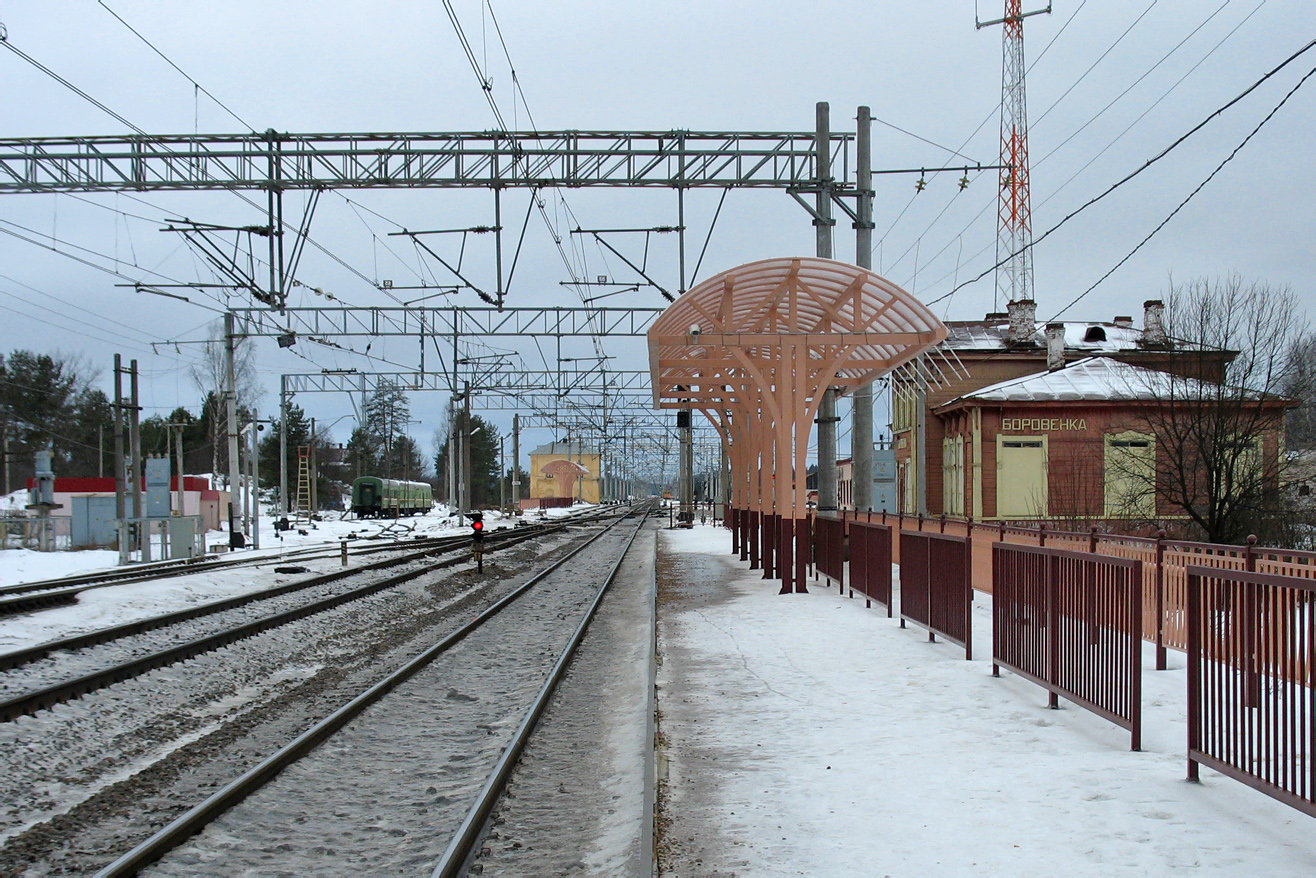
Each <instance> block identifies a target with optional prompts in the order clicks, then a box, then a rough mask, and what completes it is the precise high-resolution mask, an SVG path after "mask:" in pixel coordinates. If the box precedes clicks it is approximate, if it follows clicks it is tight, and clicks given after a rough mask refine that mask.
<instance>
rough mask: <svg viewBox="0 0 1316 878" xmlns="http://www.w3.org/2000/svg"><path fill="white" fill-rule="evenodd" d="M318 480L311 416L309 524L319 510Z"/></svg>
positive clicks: (318, 459) (318, 465)
mask: <svg viewBox="0 0 1316 878" xmlns="http://www.w3.org/2000/svg"><path fill="white" fill-rule="evenodd" d="M318 481H320V455H319V451H318V449H317V448H316V442H315V418H311V508H310V510H309V511H308V512H307V513H306V523H307V524H310V522H311V516H312V515H315V513H317V512H319V511H320V494H319V491H317V490H316V483H317V482H318Z"/></svg>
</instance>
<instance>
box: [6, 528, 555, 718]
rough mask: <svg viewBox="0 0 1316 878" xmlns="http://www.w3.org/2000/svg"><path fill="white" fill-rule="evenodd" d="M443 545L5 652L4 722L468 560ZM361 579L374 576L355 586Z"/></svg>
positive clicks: (464, 547) (520, 532)
mask: <svg viewBox="0 0 1316 878" xmlns="http://www.w3.org/2000/svg"><path fill="white" fill-rule="evenodd" d="M555 529H557V528H556V527H554V526H548V527H531V528H524V529H517V530H504V531H501V532H494V533H492V534H490V536H489V538H488V539H487V540H486V542H485V551H486V552H493V551H497V550H499V549H503V548H508V547H510V546H515V545H518V544H519V543H522V542H525V541H527V540H530V539H533V538H536V537H538V536H541V535H543V534H544V533H547V532H550V531H552V530H555ZM436 542H437V543H438V545H435V546H432V547H429V548H425V549H422V550H420V551H416V552H408V553H406V554H404V555H402V556H399V557H395V558H388V559H385V560H383V561H377V562H375V563H373V564H368V565H365V566H362V567H356V568H352V569H350V570H342V571H335V572H334V573H328V574H323V575H320V576H313V577H309V578H306V579H299V580H295V581H293V582H290V583H282V584H279V585H276V586H273V587H271V588H266V589H261V590H259V591H254V592H248V593H246V594H242V595H238V596H236V597H232V598H226V599H223V600H219V601H213V602H211V603H208V604H203V605H201V606H196V607H189V608H187V609H185V610H180V611H177V612H173V613H167V614H163V615H160V616H154V617H151V618H148V619H142V620H139V621H136V622H130V623H127V624H124V625H118V626H114V627H112V628H106V629H102V630H99V631H93V632H88V633H86V634H79V635H76V636H73V637H67V638H63V639H61V640H56V641H52V642H48V643H43V644H39V645H37V646H34V647H30V648H28V649H24V650H19V651H16V652H10V653H5V654H0V670H4V671H7V672H8V673H6V674H5V675H4V676H3V677H0V722H8V721H10V720H13V719H15V718H17V717H19V716H23V715H27V714H33V713H35V712H37V711H39V710H44V709H47V708H50V707H53V706H54V705H56V704H63V703H65V702H67V701H70V700H72V699H74V698H78V697H80V696H82V695H85V694H87V693H89V692H95V691H97V690H99V689H103V688H105V687H107V686H111V685H113V684H115V683H118V682H121V681H123V680H127V679H130V678H132V677H136V676H139V675H141V674H144V673H147V672H148V671H152V670H155V669H156V668H161V667H166V666H169V665H173V664H177V663H178V662H182V661H186V660H187V659H190V658H194V657H195V656H198V655H202V654H203V653H207V652H210V651H213V650H216V649H219V648H221V647H223V646H227V645H229V644H231V643H234V642H236V641H238V640H242V639H245V638H247V637H252V636H255V635H257V634H260V633H262V632H264V631H269V630H271V629H273V628H277V627H280V626H282V625H286V624H288V623H290V622H293V621H296V620H298V619H303V618H306V617H308V616H312V615H315V614H317V613H322V612H325V611H327V610H331V609H333V608H335V607H338V606H341V605H343V604H346V603H349V602H351V601H354V600H359V599H361V598H365V597H368V596H370V595H373V594H375V593H377V592H380V591H383V590H384V589H387V588H391V587H393V586H395V585H399V584H401V583H404V582H408V581H410V580H412V579H415V578H416V577H418V576H423V575H425V574H428V573H432V572H434V571H438V570H442V569H445V568H448V567H452V566H454V565H456V564H460V563H463V562H466V561H468V560H469V551H468V550H469V548H470V538H469V537H465V536H463V537H448V538H446V539H443V540H439V541H436ZM435 556H439V557H435ZM417 565H418V566H417ZM399 566H407V568H408V569H406V570H404V571H402V572H401V573H398V574H395V575H392V576H387V577H384V578H382V579H372V578H371V576H370V574H372V573H375V572H378V571H381V570H387V569H389V568H393V567H399ZM359 579H365V580H367V581H366V582H364V583H362V584H357V585H351V583H352V581H353V580H359ZM97 647H101V648H100V649H96V648H97ZM52 657H55V658H52Z"/></svg>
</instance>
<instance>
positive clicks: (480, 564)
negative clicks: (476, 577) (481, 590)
mask: <svg viewBox="0 0 1316 878" xmlns="http://www.w3.org/2000/svg"><path fill="white" fill-rule="evenodd" d="M466 517H467V518H469V519H470V520H471V554H472V555H474V556H475V569H476V571H477V572H479V573H483V572H484V513H483V512H468V513H466Z"/></svg>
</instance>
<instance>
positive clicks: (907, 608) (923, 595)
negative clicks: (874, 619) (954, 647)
mask: <svg viewBox="0 0 1316 878" xmlns="http://www.w3.org/2000/svg"><path fill="white" fill-rule="evenodd" d="M971 551H972V545H971V543H970V542H969V540H967V539H965V538H964V537H954V536H947V535H944V534H934V533H917V532H915V533H911V532H909V531H905V532H903V533H901V535H900V625H901V627H902V628H903V627H904V625H905V620H909V621H910V622H913V623H915V624H916V625H921V626H923V627H924V628H926V629H928V639H929V640H935V639H936V635H938V634H940V635H941V636H942V637H945V638H946V639H947V640H950V641H952V642H954V643H958V644H960V645H962V646H963V647H964V657H965V658H966V659H972V658H973V618H972V613H973V583H972V581H971V580H970V573H971V569H972V559H971V557H970V552H971Z"/></svg>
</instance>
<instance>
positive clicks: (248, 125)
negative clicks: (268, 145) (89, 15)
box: [96, 0, 256, 134]
mask: <svg viewBox="0 0 1316 878" xmlns="http://www.w3.org/2000/svg"><path fill="white" fill-rule="evenodd" d="M96 2H98V3H99V4H100V5H101V6H102V7H103V8H104V9H105V11H106V12H108V13H109V14H110V15H113V16H114V17H115V19H117V20H118V22H119V24H121V25H123V26H124V27H126V28H128V30H130V31H132V32H133V35H134V36H135V37H137V39H139V40H141V41H142V42H143V43H146V45H147V46H148V47H149V48H150V49H151V51H152V52H155V54H157V55H159V56H160V57H161V58H163V59H164V62H165V63H166V64H168V65H169V66H170V67H172V68H174V69H175V70H177V71H178V73H179V75H180V76H182V77H183V78H184V79H186V80H187V81H188V82H190V83H192V86H193V87H194V88H196V89H197V90H198V91H200V92H201V93H202V94H204V95H205V96H206V97H208V98H210V99H211V100H212V101H214V102H215V103H216V104H218V105H219V107H220V109H222V110H223V111H224V112H225V113H228V114H229V115H230V116H232V117H233V118H234V119H237V120H238V121H239V122H241V123H242V124H243V126H245V127H246V128H247V130H249V131H250V132H251V133H252V134H255V133H256V128H255V126H253V125H252V124H251V123H250V122H248V121H247V120H245V119H243V118H242V117H241V116H239V115H238V114H237V113H235V112H233V111H232V110H231V109H229V107H228V105H227V104H225V103H224V102H223V101H221V100H220V99H219V98H217V97H215V96H214V95H213V94H211V92H210V90H209V89H207V88H206V87H205V86H204V85H202V84H201V83H199V82H197V81H196V80H195V79H193V78H192V77H191V76H189V75H188V74H187V72H186V71H184V70H183V68H181V67H179V66H178V65H177V64H175V63H174V62H173V61H171V60H170V59H169V56H168V55H166V54H165V53H164V52H161V51H160V50H159V49H157V48H156V47H155V45H154V44H153V43H152V42H151V41H150V40H148V39H147V38H146V37H144V36H142V34H141V32H139V31H138V30H137V28H135V27H133V26H132V25H131V24H129V23H128V22H126V21H124V20H123V16H121V15H119V13H117V12H115V11H114V10H113V9H111V8H110V7H109V5H108V4H107V3H106V2H105V0H96Z"/></svg>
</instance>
